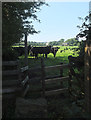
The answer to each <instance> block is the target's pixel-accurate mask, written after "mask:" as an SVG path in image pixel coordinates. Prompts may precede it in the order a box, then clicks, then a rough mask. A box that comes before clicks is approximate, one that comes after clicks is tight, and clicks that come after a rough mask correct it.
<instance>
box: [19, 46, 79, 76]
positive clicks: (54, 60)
mask: <svg viewBox="0 0 91 120" xmlns="http://www.w3.org/2000/svg"><path fill="white" fill-rule="evenodd" d="M65 48H77V46H60V49H58V51H57V53H56V57H54V56H53V54H52V53H49V54H48V57H47V58H43V59H44V65H45V66H54V65H60V63H61V62H62V63H64V64H68V63H69V61H68V56H69V55H72V56H74V57H76V56H78V54H77V52H75V53H74V51H73V50H70V49H68V50H65V52H62V53H61V52H60V51H61V50H64V49H65ZM73 54H74V55H73ZM41 57H43V55H40V54H39V55H38V59H35V57H33V56H30V55H29V56H28V65H29V68H36V67H41ZM23 59H24V56H21V57H20V60H21V66H22V65H23V64H24V61H23ZM37 74H40V71H39V72H37ZM59 74H60V71H59V70H54V69H53V70H51V71H46V75H47V76H48V75H51V76H53V75H54V76H55V75H59ZM67 74H68V70H67V69H65V70H64V76H66V75H67Z"/></svg>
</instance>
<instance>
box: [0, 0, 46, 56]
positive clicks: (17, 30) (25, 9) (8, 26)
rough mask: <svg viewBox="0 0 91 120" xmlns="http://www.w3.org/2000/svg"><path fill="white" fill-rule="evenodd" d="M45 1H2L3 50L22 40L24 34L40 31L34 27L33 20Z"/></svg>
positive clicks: (5, 50)
mask: <svg viewBox="0 0 91 120" xmlns="http://www.w3.org/2000/svg"><path fill="white" fill-rule="evenodd" d="M43 4H46V3H45V2H42V1H40V0H39V1H38V2H3V3H2V21H3V23H2V46H3V49H2V52H3V54H6V52H7V49H8V48H9V47H11V46H12V45H13V44H14V43H17V42H19V41H20V40H21V38H22V37H23V35H24V34H25V33H26V34H34V33H38V31H36V30H35V29H34V26H33V23H32V22H33V20H37V21H39V22H40V20H39V19H38V18H37V15H36V12H37V11H39V10H40V7H41V6H42V5H43ZM46 5H47V4H46Z"/></svg>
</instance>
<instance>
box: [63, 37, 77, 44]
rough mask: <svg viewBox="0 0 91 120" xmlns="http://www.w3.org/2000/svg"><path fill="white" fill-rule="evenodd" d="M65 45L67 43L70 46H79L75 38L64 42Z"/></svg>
mask: <svg viewBox="0 0 91 120" xmlns="http://www.w3.org/2000/svg"><path fill="white" fill-rule="evenodd" d="M65 43H68V44H69V45H70V46H77V45H79V41H78V40H77V39H76V38H71V39H68V40H66V41H65Z"/></svg>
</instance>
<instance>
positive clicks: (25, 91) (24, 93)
mask: <svg viewBox="0 0 91 120" xmlns="http://www.w3.org/2000/svg"><path fill="white" fill-rule="evenodd" d="M29 88H30V86H29V85H27V86H26V88H25V90H24V92H23V94H22V97H25V95H26V94H27V92H28V90H29Z"/></svg>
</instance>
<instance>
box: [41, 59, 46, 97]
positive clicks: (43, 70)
mask: <svg viewBox="0 0 91 120" xmlns="http://www.w3.org/2000/svg"><path fill="white" fill-rule="evenodd" d="M41 73H42V74H41V79H42V90H43V94H42V96H43V97H45V65H44V60H43V58H41Z"/></svg>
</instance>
